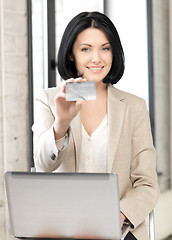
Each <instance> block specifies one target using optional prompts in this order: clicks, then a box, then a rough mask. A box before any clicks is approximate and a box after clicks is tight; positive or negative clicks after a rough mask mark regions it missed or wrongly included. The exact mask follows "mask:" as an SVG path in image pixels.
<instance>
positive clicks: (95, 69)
mask: <svg viewBox="0 0 172 240" xmlns="http://www.w3.org/2000/svg"><path fill="white" fill-rule="evenodd" d="M90 69H91V70H94V71H97V70H100V69H102V68H90Z"/></svg>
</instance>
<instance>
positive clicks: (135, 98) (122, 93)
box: [109, 85, 145, 104]
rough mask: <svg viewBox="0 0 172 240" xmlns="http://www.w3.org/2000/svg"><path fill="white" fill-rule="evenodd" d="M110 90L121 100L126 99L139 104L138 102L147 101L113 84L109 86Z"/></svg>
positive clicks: (130, 102)
mask: <svg viewBox="0 0 172 240" xmlns="http://www.w3.org/2000/svg"><path fill="white" fill-rule="evenodd" d="M109 89H110V90H109V91H110V92H111V93H112V94H113V95H114V97H115V98H117V99H119V100H120V101H124V102H126V103H128V104H138V103H140V104H141V103H142V104H143V103H145V99H143V98H141V97H139V96H137V95H134V94H132V93H129V92H126V91H123V90H120V89H118V88H116V87H114V86H113V85H111V86H109Z"/></svg>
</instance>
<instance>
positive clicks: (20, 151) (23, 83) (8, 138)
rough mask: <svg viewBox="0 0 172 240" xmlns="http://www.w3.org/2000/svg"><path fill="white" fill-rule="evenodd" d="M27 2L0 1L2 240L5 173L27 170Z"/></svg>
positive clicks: (5, 238) (3, 232)
mask: <svg viewBox="0 0 172 240" xmlns="http://www.w3.org/2000/svg"><path fill="white" fill-rule="evenodd" d="M27 63H28V61H27V16H26V1H24V0H13V1H11V0H0V240H1V239H2V240H10V239H14V238H13V237H12V236H11V234H10V233H9V232H10V225H9V220H8V212H7V203H6V194H5V189H4V172H5V171H9V170H14V171H15V170H18V171H19V170H22V171H23V170H27V168H28V162H29V160H28V151H29V149H28V146H29V143H28V130H29V128H28V118H29V116H28V72H27V71H28V70H27Z"/></svg>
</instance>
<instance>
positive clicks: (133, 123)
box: [34, 12, 159, 240]
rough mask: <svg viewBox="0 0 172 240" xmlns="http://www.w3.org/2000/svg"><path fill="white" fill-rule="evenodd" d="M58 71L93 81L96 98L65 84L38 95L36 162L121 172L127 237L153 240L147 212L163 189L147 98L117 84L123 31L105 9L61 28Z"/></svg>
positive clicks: (69, 78) (65, 168) (68, 77)
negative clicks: (71, 91)
mask: <svg viewBox="0 0 172 240" xmlns="http://www.w3.org/2000/svg"><path fill="white" fill-rule="evenodd" d="M58 71H59V73H60V75H61V77H62V78H63V79H65V80H67V81H68V82H75V81H77V82H82V81H95V83H96V100H93V101H72V102H70V101H66V99H65V87H66V85H65V84H64V85H63V86H62V87H61V88H51V89H47V90H44V91H43V92H42V93H41V95H40V98H38V99H37V100H36V111H35V124H34V155H35V166H36V167H37V168H39V169H41V170H43V171H58V172H116V173H117V174H118V177H119V191H120V210H121V225H123V223H124V221H125V220H128V221H130V222H131V224H132V225H133V230H132V233H129V234H128V235H127V237H126V239H138V240H148V233H147V228H146V225H145V221H144V220H145V218H146V216H147V215H148V214H149V213H150V211H151V210H152V209H153V208H154V206H155V204H156V201H157V198H158V194H159V188H158V184H157V175H156V170H155V169H156V159H155V149H154V146H153V143H152V136H151V130H150V124H149V116H148V112H147V109H146V104H145V101H144V100H143V99H141V98H139V97H136V96H134V95H131V94H129V93H126V92H123V91H119V90H117V89H116V88H114V87H113V84H115V83H117V82H118V81H119V80H120V78H121V77H122V75H123V72H124V54H123V49H122V46H121V42H120V39H119V36H118V33H117V30H116V28H115V26H114V25H113V23H112V22H111V21H110V19H109V18H107V17H106V16H105V15H104V14H101V13H98V12H90V13H89V12H83V13H80V14H78V15H77V16H76V17H74V18H73V19H72V20H71V21H70V23H69V24H68V26H67V27H66V30H65V32H64V34H63V37H62V41H61V45H60V48H59V54H58Z"/></svg>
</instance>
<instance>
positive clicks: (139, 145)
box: [120, 101, 159, 228]
mask: <svg viewBox="0 0 172 240" xmlns="http://www.w3.org/2000/svg"><path fill="white" fill-rule="evenodd" d="M131 144H132V157H131V166H130V180H131V183H132V188H131V189H130V190H128V191H127V193H126V194H125V196H124V197H123V198H122V199H121V201H120V206H121V211H122V212H123V213H124V214H125V215H126V217H127V218H128V219H129V220H130V222H131V223H132V224H133V226H134V228H136V227H137V226H138V225H139V224H140V223H142V222H143V221H144V219H145V218H146V216H147V215H148V214H149V213H150V212H151V211H152V209H153V208H154V207H155V205H156V202H157V199H158V196H159V187H158V181H157V173H156V152H155V148H154V146H153V141H152V135H151V129H150V121H149V114H148V111H147V107H146V103H145V101H141V102H140V103H139V104H138V106H137V115H136V118H135V123H134V128H133V136H132V143H131Z"/></svg>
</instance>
